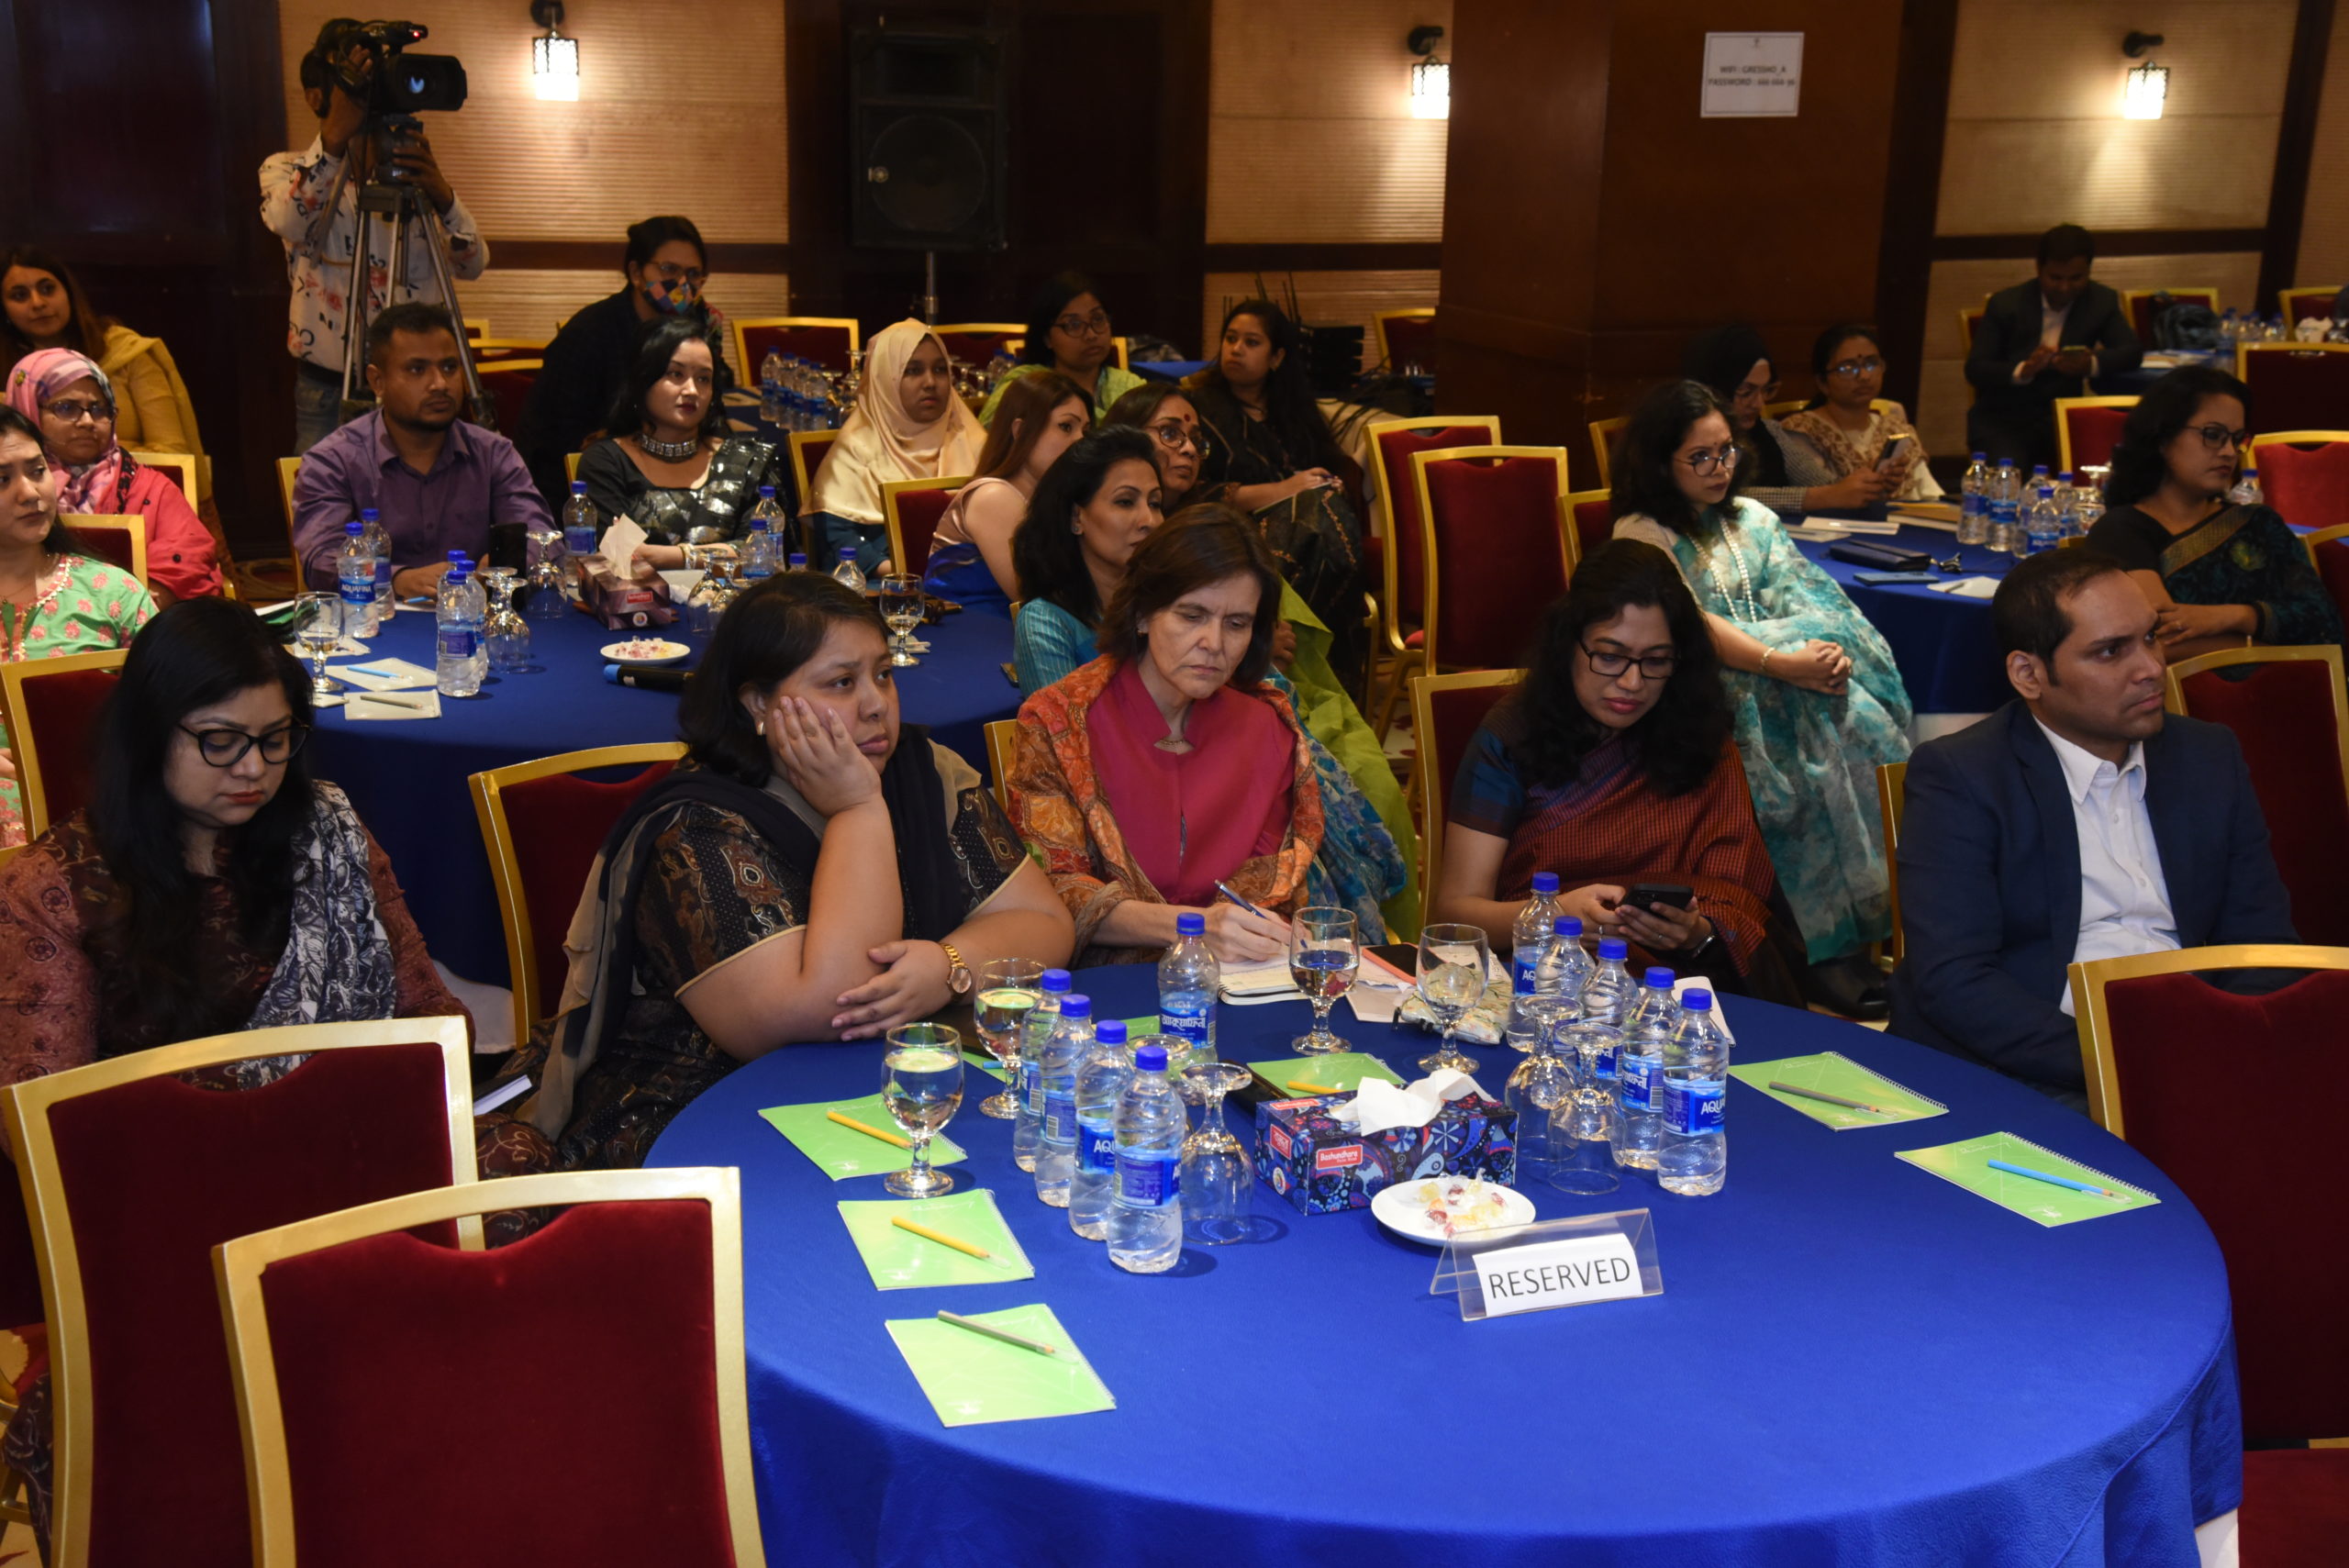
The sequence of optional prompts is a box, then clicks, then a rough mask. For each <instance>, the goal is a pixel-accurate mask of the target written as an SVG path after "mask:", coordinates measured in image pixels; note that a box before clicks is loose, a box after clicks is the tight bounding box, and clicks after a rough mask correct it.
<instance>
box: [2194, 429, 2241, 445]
mask: <svg viewBox="0 0 2349 1568" xmlns="http://www.w3.org/2000/svg"><path fill="white" fill-rule="evenodd" d="M2194 433H2195V434H2196V435H2198V436H2199V437H2201V438H2202V444H2203V445H2204V446H2206V447H2209V448H2210V450H2212V451H2217V450H2219V449H2220V448H2221V447H2223V446H2225V445H2227V444H2228V443H2229V442H2232V443H2233V444H2234V449H2235V450H2237V451H2242V450H2244V449H2245V448H2247V447H2249V446H2250V445H2251V432H2250V431H2249V430H2230V429H2228V428H2226V427H2225V426H2224V425H2197V426H2195V427H2194Z"/></svg>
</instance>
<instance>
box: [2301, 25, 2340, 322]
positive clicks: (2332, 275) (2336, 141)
mask: <svg viewBox="0 0 2349 1568" xmlns="http://www.w3.org/2000/svg"><path fill="white" fill-rule="evenodd" d="M2314 170H2315V172H2314V174H2313V175H2312V176H2311V178H2310V181H2309V198H2308V207H2307V211H2306V215H2305V217H2303V219H2302V222H2301V228H2300V254H2299V265H2298V266H2297V267H2296V268H2295V269H2294V272H2296V274H2297V275H2296V276H2295V277H2294V279H2293V282H2294V284H2349V180H2344V179H2343V177H2342V176H2343V172H2344V171H2349V6H2340V7H2338V8H2337V9H2336V10H2335V11H2334V12H2333V17H2332V48H2331V49H2330V50H2328V51H2327V52H2326V54H2325V60H2324V100H2323V106H2322V107H2321V109H2320V110H2319V111H2318V113H2317V121H2316V160H2315V164H2314Z"/></svg>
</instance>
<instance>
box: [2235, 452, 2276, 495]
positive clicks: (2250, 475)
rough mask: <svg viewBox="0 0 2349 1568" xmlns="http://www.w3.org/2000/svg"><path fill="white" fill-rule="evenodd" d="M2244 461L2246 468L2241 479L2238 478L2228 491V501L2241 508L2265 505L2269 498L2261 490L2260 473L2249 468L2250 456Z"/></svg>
mask: <svg viewBox="0 0 2349 1568" xmlns="http://www.w3.org/2000/svg"><path fill="white" fill-rule="evenodd" d="M2242 461H2243V462H2244V463H2245V466H2244V468H2243V473H2242V475H2241V477H2239V478H2237V479H2236V481H2235V482H2234V484H2232V486H2231V487H2230V488H2229V489H2228V491H2227V499H2228V500H2230V501H2232V502H2234V503H2235V504H2236V505H2237V506H2262V505H2265V504H2266V499H2267V498H2266V495H2264V494H2263V493H2262V492H2261V490H2260V488H2259V471H2258V470H2257V469H2254V468H2252V467H2250V466H2249V463H2248V454H2246V457H2245V459H2244V460H2242Z"/></svg>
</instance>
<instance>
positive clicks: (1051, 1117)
mask: <svg viewBox="0 0 2349 1568" xmlns="http://www.w3.org/2000/svg"><path fill="white" fill-rule="evenodd" d="M1043 1128H1044V1136H1045V1137H1046V1138H1048V1139H1050V1140H1052V1141H1053V1142H1054V1143H1074V1142H1075V1141H1076V1095H1075V1093H1074V1091H1073V1090H1069V1089H1063V1090H1062V1091H1061V1092H1060V1093H1058V1094H1054V1093H1053V1092H1052V1090H1051V1089H1049V1088H1048V1089H1046V1090H1045V1091H1044V1120H1043Z"/></svg>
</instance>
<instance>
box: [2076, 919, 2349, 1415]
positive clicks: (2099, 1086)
mask: <svg viewBox="0 0 2349 1568" xmlns="http://www.w3.org/2000/svg"><path fill="white" fill-rule="evenodd" d="M2241 969H2266V970H2275V969H2286V970H2291V969H2300V970H2310V971H2314V972H2316V973H2310V974H2306V975H2303V976H2301V977H2300V978H2299V980H2297V981H2294V982H2293V983H2292V984H2288V985H2286V986H2285V987H2283V988H2282V989H2281V990H2277V991H2271V992H2269V993H2268V994H2267V995H2255V996H2246V995H2233V994H2232V993H2229V992H2226V991H2221V990H2220V989H2219V988H2218V987H2217V986H2214V985H2211V984H2208V983H2207V982H2205V981H2202V980H2199V979H2197V978H2195V976H2196V974H2197V973H2223V972H2225V971H2229V970H2241ZM2343 971H2349V951H2343V950H2342V949H2340V948H2337V947H2294V946H2283V945H2277V946H2243V947H2217V948H2199V949H2198V948H2189V949H2188V950H2187V951H2183V952H2160V953H2146V954H2143V955H2142V956H2138V957H2132V958H2111V959H2104V960H2100V961H2099V962H2095V963H2076V964H2073V965H2072V966H2071V986H2072V1005H2073V1008H2074V1010H2075V1012H2076V1015H2077V1017H2078V1018H2079V1029H2080V1056H2081V1063H2082V1065H2083V1067H2084V1068H2085V1069H2086V1071H2087V1085H2088V1108H2089V1112H2090V1114H2091V1115H2093V1116H2094V1117H2095V1118H2096V1119H2097V1120H2098V1121H2099V1123H2100V1124H2102V1125H2103V1127H2104V1128H2105V1129H2106V1130H2107V1131H2109V1132H2111V1133H2114V1134H2116V1135H2117V1136H2119V1137H2121V1138H2124V1139H2126V1140H2128V1141H2129V1144H2130V1146H2131V1147H2132V1148H2134V1149H2135V1150H2137V1151H2139V1152H2140V1153H2142V1154H2143V1155H2144V1156H2145V1158H2147V1159H2148V1160H2151V1161H2152V1162H2154V1164H2156V1165H2158V1166H2160V1167H2161V1170H2162V1173H2163V1174H2165V1175H2166V1176H2168V1177H2169V1178H2170V1180H2172V1181H2174V1182H2176V1184H2178V1186H2179V1187H2180V1188H2181V1189H2183V1190H2184V1192H2185V1194H2186V1195H2187V1196H2188V1198H2190V1199H2192V1200H2193V1203H2194V1207H2195V1208H2196V1209H2197V1210H2198V1211H2199V1212H2200V1214H2201V1216H2202V1218H2204V1219H2205V1220H2207V1221H2209V1222H2210V1230H2211V1233H2212V1234H2213V1235H2215V1236H2216V1237H2217V1238H2218V1241H2219V1250H2220V1251H2221V1252H2222V1253H2223V1254H2225V1257H2226V1261H2227V1288H2228V1292H2229V1294H2230V1295H2231V1296H2232V1298H2233V1302H2234V1332H2235V1358H2236V1365H2237V1368H2238V1371H2239V1373H2240V1375H2241V1378H2242V1382H2243V1435H2244V1436H2245V1437H2247V1438H2251V1439H2254V1440H2280V1439H2296V1438H2326V1437H2339V1436H2341V1435H2342V1434H2343V1433H2344V1432H2349V1337H2344V1336H2343V1334H2342V1333H2341V1322H2342V1315H2343V1310H2344V1308H2343V1303H2344V1301H2349V1248H2343V1247H2341V1246H2338V1245H2336V1244H2334V1243H2335V1241H2336V1240H2337V1239H2338V1238H2340V1237H2342V1236H2343V1235H2349V1183H2344V1182H2343V1181H2342V1180H2341V1179H2340V1168H2339V1166H2338V1164H2337V1163H2336V1162H2335V1161H2334V1160H2333V1157H2332V1154H2333V1151H2332V1148H2331V1146H2330V1145H2329V1144H2328V1143H2327V1142H2326V1141H2325V1140H2322V1139H2302V1138H2279V1137H2277V1125H2276V1106H2277V1099H2278V1098H2279V1097H2281V1096H2284V1095H2291V1094H2293V1093H2294V1092H2295V1091H2296V1090H2297V1089H2299V1088H2300V1087H2301V1086H2303V1085H2305V1086H2309V1087H2311V1088H2315V1089H2316V1092H2318V1093H2320V1094H2321V1093H2322V1092H2323V1091H2322V1089H2321V1087H2318V1086H2320V1085H2322V1084H2329V1083H2332V1082H2333V1081H2334V1080H2335V1078H2336V1077H2337V1076H2338V1074H2339V1072H2340V1066H2341V1062H2342V1059H2343V1054H2344V1052H2349V973H2343ZM2231 1045H2240V1046H2241V1048H2242V1049H2243V1050H2244V1051H2255V1052H2256V1056H2255V1058H2252V1059H2245V1058H2243V1057H2241V1056H2238V1055H2236V1054H2235V1052H2233V1051H2229V1050H2227V1049H2226V1048H2227V1047H2229V1046H2231ZM2220 1058H2224V1059H2226V1060H2224V1061H2220V1060H2219V1059H2220ZM2231 1077H2248V1078H2249V1079H2250V1080H2251V1081H2255V1082H2256V1083H2258V1084H2260V1085H2261V1086H2262V1089H2263V1090H2264V1091H2265V1092H2258V1093H2252V1094H2232V1093H2229V1092H2227V1090H2228V1087H2229V1085H2228V1084H2226V1082H2225V1081H2226V1080H2227V1079H2228V1078H2231Z"/></svg>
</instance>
